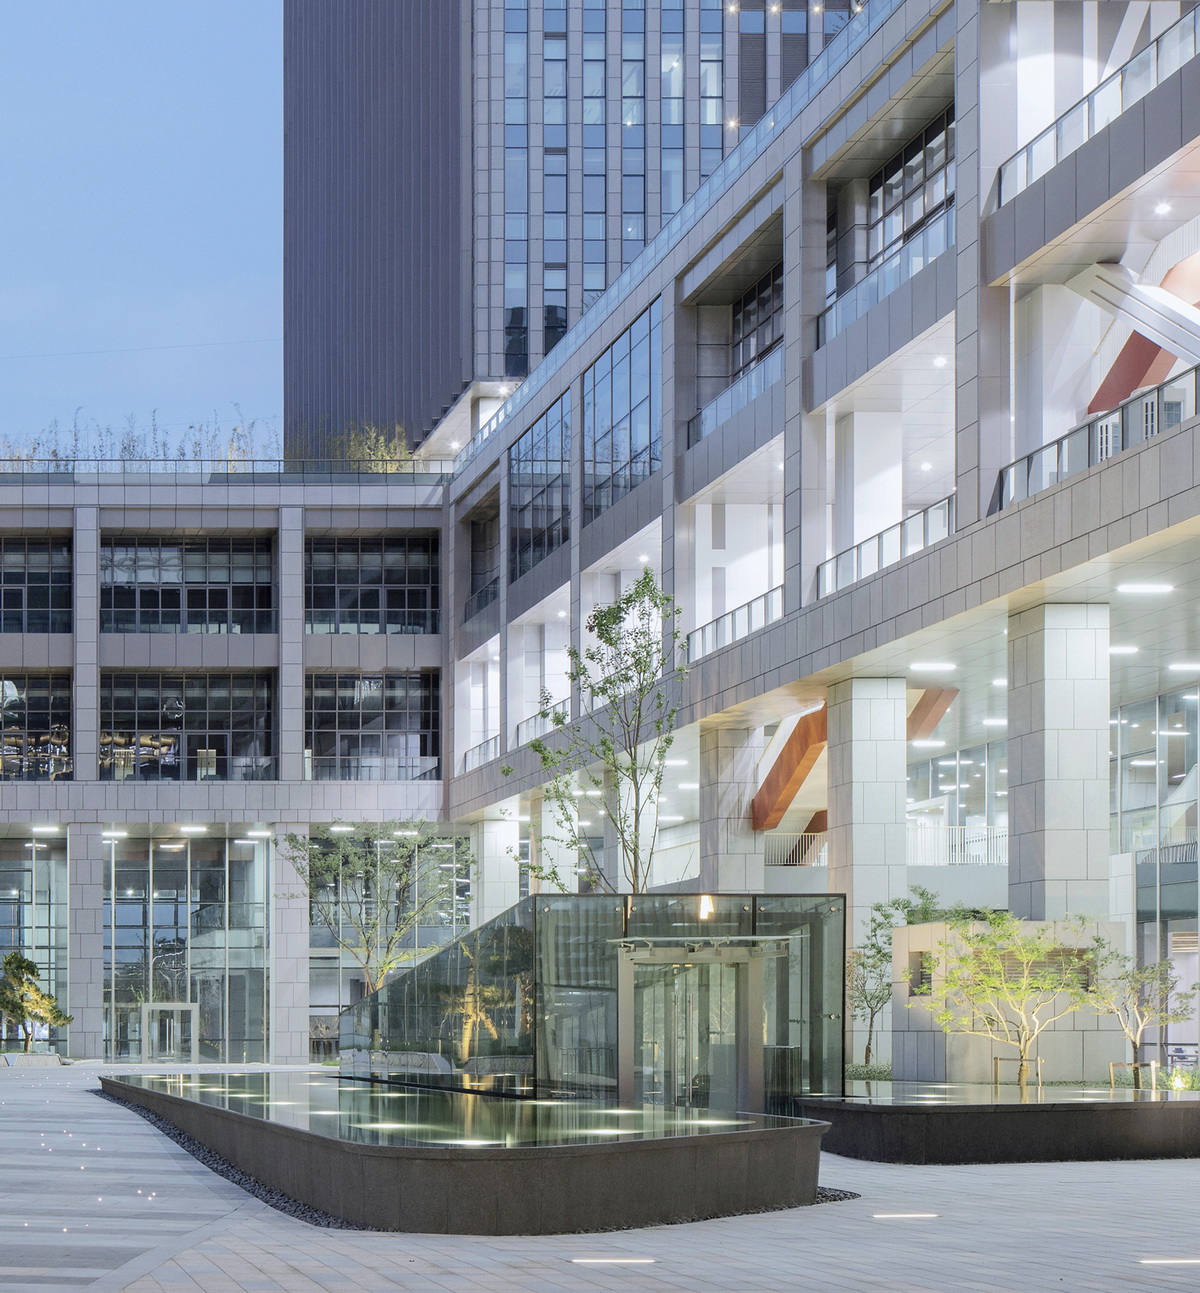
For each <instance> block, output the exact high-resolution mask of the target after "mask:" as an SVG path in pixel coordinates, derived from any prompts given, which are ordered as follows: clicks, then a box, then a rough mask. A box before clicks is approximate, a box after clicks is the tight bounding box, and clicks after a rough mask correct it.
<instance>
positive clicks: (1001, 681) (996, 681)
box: [992, 678, 1008, 687]
mask: <svg viewBox="0 0 1200 1293" xmlns="http://www.w3.org/2000/svg"><path fill="white" fill-rule="evenodd" d="M992 686H993V687H1007V686H1008V679H1007V678H993V679H992Z"/></svg>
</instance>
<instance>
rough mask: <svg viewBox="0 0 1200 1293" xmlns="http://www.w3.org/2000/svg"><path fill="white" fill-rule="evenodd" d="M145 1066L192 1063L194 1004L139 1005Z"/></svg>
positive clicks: (194, 1039) (194, 1032) (193, 1049)
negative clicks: (140, 1007)
mask: <svg viewBox="0 0 1200 1293" xmlns="http://www.w3.org/2000/svg"><path fill="white" fill-rule="evenodd" d="M142 1011H143V1016H144V1020H145V1023H144V1026H143V1028H142V1037H143V1044H144V1059H145V1062H146V1063H149V1064H156V1063H171V1064H192V1063H194V1062H195V1060H196V1011H197V1007H196V1006H194V1005H162V1006H143V1007H142Z"/></svg>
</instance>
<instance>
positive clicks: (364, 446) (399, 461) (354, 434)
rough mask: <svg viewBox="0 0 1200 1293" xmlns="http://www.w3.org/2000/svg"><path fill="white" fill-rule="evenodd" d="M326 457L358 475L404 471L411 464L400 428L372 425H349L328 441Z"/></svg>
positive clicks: (401, 428) (362, 423) (355, 423)
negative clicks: (341, 462) (365, 472)
mask: <svg viewBox="0 0 1200 1293" xmlns="http://www.w3.org/2000/svg"><path fill="white" fill-rule="evenodd" d="M329 456H330V458H334V459H342V460H344V461H345V462H346V464H347V466H349V467H350V468H352V469H354V470H357V471H404V470H406V469H407V468H408V467H409V466H410V465H411V463H412V460H413V456H412V450H411V449H410V448H409V447H408V437H407V436H406V435H405V434H404V428H403V427H401V426H399V425H396V426H393V427H381V426H378V425H376V424H375V423H374V422H351V423H348V424H347V425H346V427H345V428H344V429H343V430H342V431H340V432H339V433H338V434H337V435H334V436H332V437H331V438H330V441H329Z"/></svg>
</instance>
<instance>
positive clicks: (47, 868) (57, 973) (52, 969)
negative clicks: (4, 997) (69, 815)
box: [0, 831, 69, 1050]
mask: <svg viewBox="0 0 1200 1293" xmlns="http://www.w3.org/2000/svg"><path fill="white" fill-rule="evenodd" d="M68 905H69V897H68V889H67V835H66V832H65V831H63V832H62V833H61V835H50V834H42V833H39V834H37V835H24V834H22V835H6V836H3V837H0V957H4V956H5V955H7V954H8V953H9V952H20V953H21V954H22V955H23V956H26V957H28V958H29V959H30V960H31V961H32V962H33V963H34V964H35V965H36V966H37V968H38V982H39V983H40V985H41V986H42V987H43V988H46V989H47V990H48V991H50V992H52V993H53V994H54V995H55V996H56V997H57V998H58V999H59V1001H60V1002H64V1003H65V1002H66V1001H67V999H68V998H67V912H68ZM65 1031H66V1030H65V1029H53V1030H47V1029H45V1028H42V1027H40V1026H39V1027H38V1028H36V1030H35V1033H34V1037H35V1049H38V1050H42V1049H49V1048H51V1047H53V1048H55V1049H61V1048H62V1039H63V1038H64V1036H65ZM23 1046H24V1035H23V1033H22V1032H21V1030H20V1029H18V1028H17V1026H16V1025H15V1024H14V1023H12V1022H11V1021H9V1020H5V1019H0V1050H4V1049H13V1050H20V1049H22V1048H23Z"/></svg>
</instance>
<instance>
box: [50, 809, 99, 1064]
mask: <svg viewBox="0 0 1200 1293" xmlns="http://www.w3.org/2000/svg"><path fill="white" fill-rule="evenodd" d="M100 829H101V828H100V825H99V823H93V822H87V823H85V824H82V825H78V826H77V825H72V826H71V827H70V828H69V830H68V834H67V858H68V863H69V866H68V874H69V876H70V882H69V884H68V886H67V891H68V901H69V904H70V908H69V914H68V923H67V999H66V1001H65V1002H63V1003H61V1004H62V1005H63V1008H64V1009H65V1010H66V1012H67V1013H68V1014H69V1015H71V1016H72V1023H71V1026H70V1028H69V1029H68V1030H67V1053H68V1055H70V1057H71V1058H72V1059H103V1058H104V988H105V981H104V884H105V878H106V876H107V873H108V863H109V848H110V846H109V844H108V843H107V842H106V841H105V840H103V839H102V838H101V837H100Z"/></svg>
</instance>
